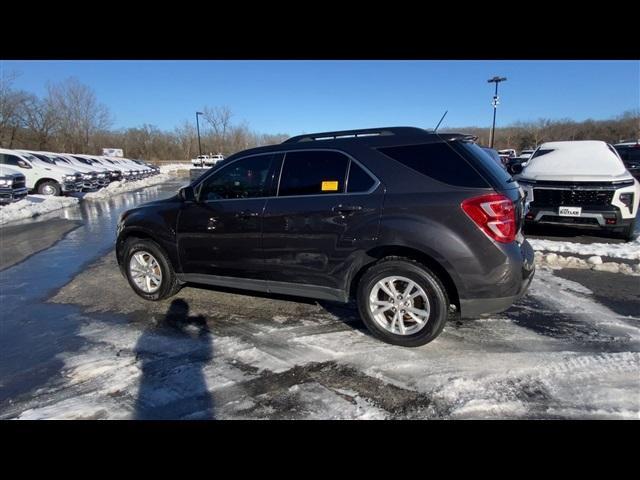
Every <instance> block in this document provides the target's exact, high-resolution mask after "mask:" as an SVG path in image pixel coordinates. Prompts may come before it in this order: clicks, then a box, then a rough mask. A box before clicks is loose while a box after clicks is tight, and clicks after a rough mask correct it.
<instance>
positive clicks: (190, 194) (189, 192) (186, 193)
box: [178, 185, 196, 202]
mask: <svg viewBox="0 0 640 480" xmlns="http://www.w3.org/2000/svg"><path fill="white" fill-rule="evenodd" d="M178 194H179V195H180V198H182V200H183V201H185V202H195V201H196V192H195V191H194V190H193V187H192V186H191V185H187V186H186V187H182V188H181V189H180V191H179V192H178Z"/></svg>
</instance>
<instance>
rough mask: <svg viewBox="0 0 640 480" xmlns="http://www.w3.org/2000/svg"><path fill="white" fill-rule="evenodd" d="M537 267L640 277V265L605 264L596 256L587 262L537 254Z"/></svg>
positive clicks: (575, 258) (579, 259)
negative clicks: (575, 269)
mask: <svg viewBox="0 0 640 480" xmlns="http://www.w3.org/2000/svg"><path fill="white" fill-rule="evenodd" d="M535 261H536V264H537V265H546V266H548V267H550V268H552V269H554V270H559V269H561V268H581V269H591V270H596V271H601V272H611V273H622V274H624V275H640V263H636V264H635V265H633V266H632V265H629V264H627V263H618V262H603V260H602V258H601V257H599V256H597V255H594V256H592V257H589V258H588V259H587V260H583V259H582V258H578V257H571V256H570V257H564V256H562V255H558V254H556V253H547V254H544V253H542V252H539V251H536V252H535Z"/></svg>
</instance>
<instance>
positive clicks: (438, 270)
mask: <svg viewBox="0 0 640 480" xmlns="http://www.w3.org/2000/svg"><path fill="white" fill-rule="evenodd" d="M367 256H368V257H370V258H371V261H369V262H368V263H366V264H364V265H363V266H361V267H360V269H359V270H358V271H357V272H355V273H354V274H353V276H352V278H351V281H350V284H349V292H348V293H349V297H350V298H355V296H356V291H357V286H358V282H359V281H360V279H361V278H362V276H363V275H364V274H365V272H366V271H367V270H368V269H369V268H371V267H372V266H373V265H375V264H376V263H377V262H378V261H379V260H381V259H383V258H385V257H406V258H410V259H412V260H416V261H417V262H420V263H421V264H423V265H424V266H426V267H427V268H428V269H429V270H431V271H432V272H433V273H434V274H435V275H437V276H438V279H439V280H440V281H441V282H442V284H443V285H444V288H445V290H446V291H447V296H448V297H449V303H451V304H453V305H455V306H456V308H457V310H458V311H460V295H459V288H458V286H457V285H456V283H455V281H454V280H453V278H452V276H451V275H450V274H449V272H448V271H447V269H446V268H445V267H444V266H443V265H442V264H441V263H440V262H439V261H438V260H436V259H435V258H433V257H432V256H431V255H429V254H427V253H425V252H423V251H421V250H417V249H415V248H412V247H407V246H404V245H386V246H378V247H375V248H372V249H371V250H369V251H368V252H367Z"/></svg>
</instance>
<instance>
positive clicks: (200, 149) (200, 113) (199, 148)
mask: <svg viewBox="0 0 640 480" xmlns="http://www.w3.org/2000/svg"><path fill="white" fill-rule="evenodd" d="M198 115H203V113H202V112H196V127H197V129H198V151H199V152H200V156H202V145H200V122H198Z"/></svg>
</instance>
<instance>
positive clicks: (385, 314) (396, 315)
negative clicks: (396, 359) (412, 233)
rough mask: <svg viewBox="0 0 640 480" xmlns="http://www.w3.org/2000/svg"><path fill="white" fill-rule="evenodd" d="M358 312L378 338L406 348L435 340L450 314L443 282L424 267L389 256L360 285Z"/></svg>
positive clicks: (364, 276)
mask: <svg viewBox="0 0 640 480" xmlns="http://www.w3.org/2000/svg"><path fill="white" fill-rule="evenodd" d="M357 300H358V310H359V311H360V316H361V317H362V319H363V321H364V323H365V324H366V326H367V328H368V329H369V331H370V332H371V333H372V334H373V335H374V336H375V337H377V338H379V339H381V340H383V341H385V342H387V343H391V344H393V345H400V346H403V347H418V346H421V345H424V344H426V343H429V342H430V341H432V340H433V339H435V338H436V337H437V336H438V335H439V334H440V332H442V329H443V328H444V326H445V323H446V321H447V318H448V315H449V300H448V298H447V293H446V290H445V288H444V286H443V285H442V282H441V281H440V280H439V279H438V277H437V276H436V275H434V274H433V273H432V272H431V271H430V270H429V269H428V268H427V267H425V266H424V265H422V264H420V263H418V262H416V261H414V260H411V259H408V258H399V257H387V258H385V259H383V260H381V261H380V262H378V263H377V264H375V265H374V266H373V267H371V268H370V269H369V270H367V272H366V273H365V274H364V275H363V277H362V279H361V280H360V282H359V284H358V299H357Z"/></svg>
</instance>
